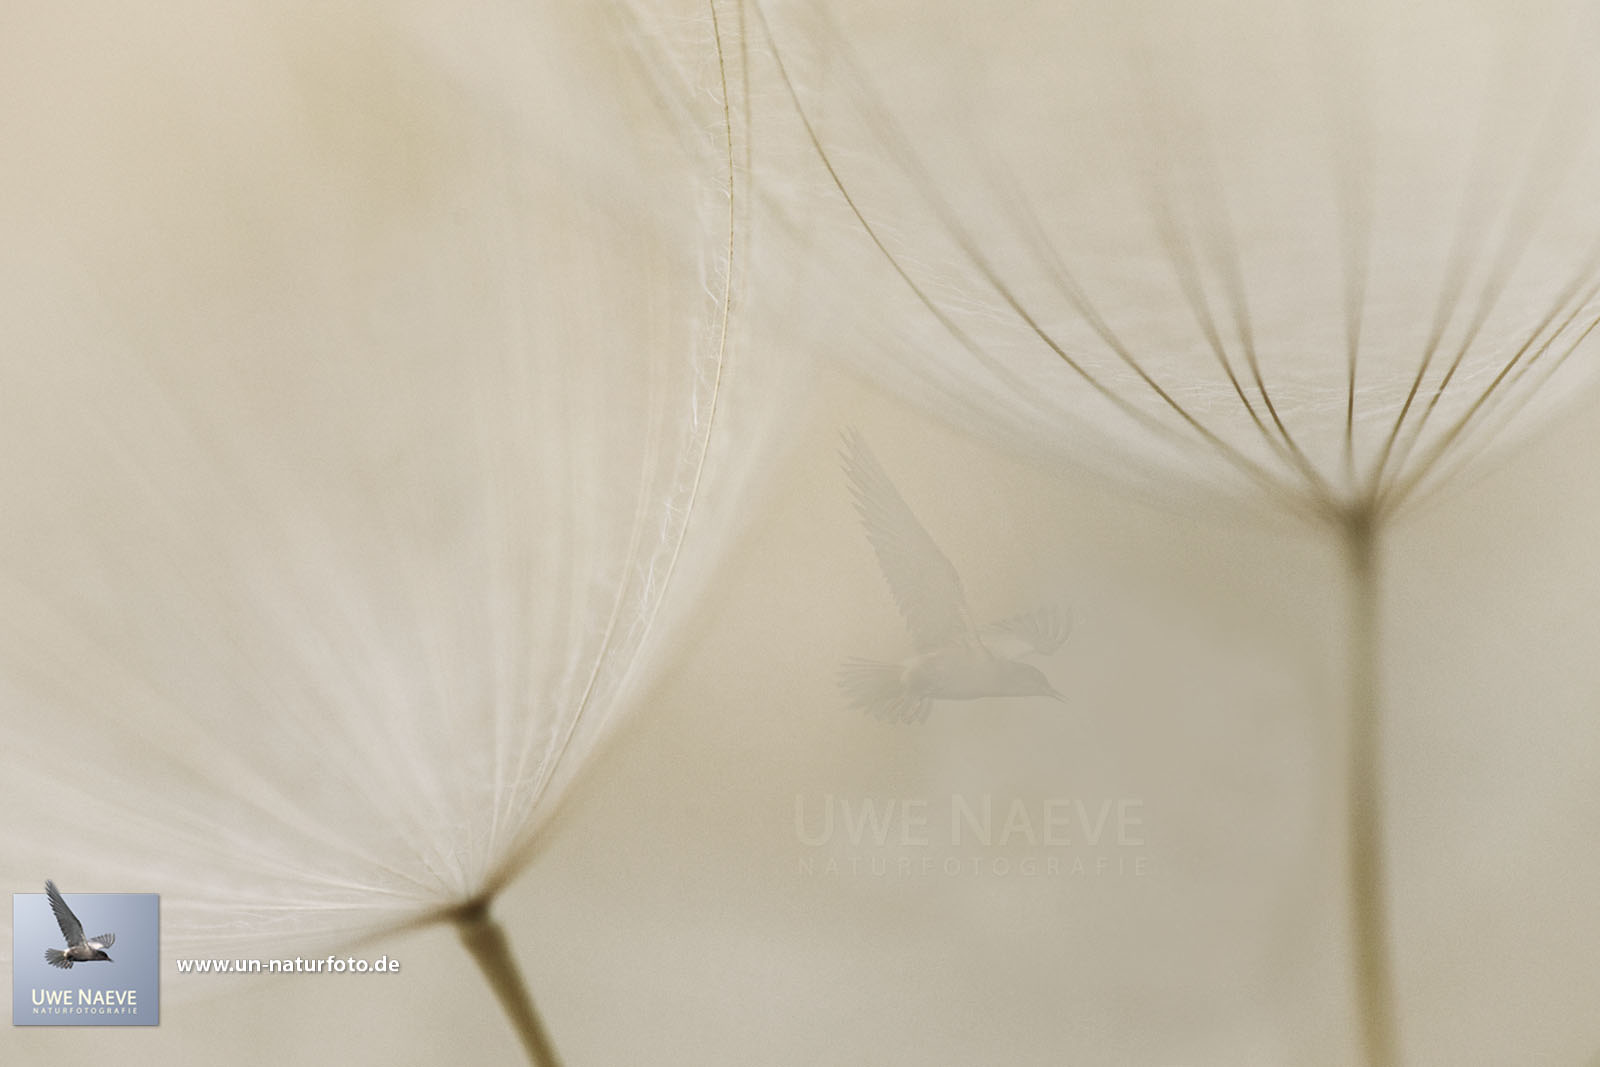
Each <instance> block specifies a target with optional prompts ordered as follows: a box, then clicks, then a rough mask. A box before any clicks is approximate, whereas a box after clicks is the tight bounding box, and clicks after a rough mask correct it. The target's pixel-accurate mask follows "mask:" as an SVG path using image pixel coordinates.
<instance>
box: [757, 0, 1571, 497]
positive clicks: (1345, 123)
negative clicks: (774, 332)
mask: <svg viewBox="0 0 1600 1067" xmlns="http://www.w3.org/2000/svg"><path fill="white" fill-rule="evenodd" d="M758 7H759V9H760V11H761V12H762V14H763V18H762V25H763V27H764V29H765V31H766V32H767V34H768V35H769V40H770V43H771V49H772V60H773V62H772V63H771V64H770V65H769V68H768V69H769V71H770V77H771V79H772V81H773V82H774V83H775V84H777V85H778V86H780V87H781V89H780V90H778V91H779V92H782V93H783V94H785V95H787V96H788V98H789V100H788V102H789V109H788V115H787V116H786V118H787V127H786V128H787V129H788V132H789V136H790V137H791V139H792V140H793V142H794V143H796V144H797V145H803V144H808V143H809V146H810V147H811V148H812V149H813V150H814V154H815V157H816V161H815V162H814V163H813V165H812V168H811V170H810V175H811V176H812V178H814V181H813V182H812V183H811V185H810V187H809V189H805V188H802V187H801V184H800V183H796V182H790V183H789V186H788V188H789V189H790V190H791V193H792V194H793V195H794V196H798V197H807V198H809V203H810V204H811V207H812V210H815V211H818V212H825V213H826V218H827V219H828V220H829V222H828V223H827V224H817V225H814V226H813V228H812V244H813V248H814V250H817V251H819V252H820V254H821V255H823V256H824V257H825V258H827V259H828V260H829V262H832V263H834V264H836V265H837V264H841V263H849V264H851V265H852V266H851V269H850V270H848V271H845V272H836V276H837V274H838V273H842V274H843V276H844V277H845V278H846V279H848V281H849V283H850V284H849V286H848V288H847V289H846V290H839V291H840V292H841V293H842V294H843V295H842V298H843V299H847V300H848V299H854V300H856V301H857V306H858V307H859V308H860V309H861V312H862V313H861V314H860V315H859V316H857V318H856V320H855V321H854V322H853V323H851V324H850V325H849V326H848V327H847V328H845V329H840V328H838V326H837V325H836V323H835V322H830V324H829V327H828V328H827V329H826V330H823V331H820V332H821V334H822V335H823V336H824V338H825V340H824V343H825V344H826V346H827V347H828V348H829V350H831V351H834V352H837V353H839V354H840V355H841V356H842V357H844V358H846V359H847V360H849V361H851V362H853V363H854V364H856V365H857V366H860V367H863V368H865V369H866V370H868V371H869V372H870V373H872V374H873V375H874V376H877V377H880V378H881V379H883V380H885V381H887V382H889V383H891V384H892V385H893V386H894V387H896V388H897V389H899V390H901V391H903V392H905V393H907V394H910V395H914V396H918V397H920V398H921V399H923V400H924V401H925V402H927V403H929V404H931V405H933V406H935V407H936V408H937V409H939V410H940V411H942V412H944V413H945V414H947V415H951V416H953V417H955V418H957V419H959V420H960V421H962V422H963V424H966V425H969V426H973V427H981V428H982V430H983V432H985V433H987V434H991V435H999V436H1003V437H1006V438H1008V439H1010V440H1011V441H1012V442H1013V443H1015V444H1019V445H1023V446H1026V447H1028V448H1030V449H1033V450H1035V451H1038V450H1043V451H1044V452H1046V453H1047V454H1049V455H1050V456H1052V457H1054V458H1056V459H1057V460H1060V459H1062V458H1066V459H1068V460H1070V461H1072V462H1076V463H1080V464H1084V465H1089V466H1094V467H1097V468H1099V469H1100V470H1101V471H1102V472H1110V473H1112V474H1113V475H1114V476H1116V477H1118V478H1120V479H1126V480H1141V481H1146V482H1148V481H1151V480H1155V481H1158V482H1160V483H1162V484H1165V485H1166V486H1167V487H1168V488H1169V489H1170V488H1171V486H1173V485H1174V484H1176V485H1187V486H1191V487H1192V486H1193V485H1195V484H1203V485H1206V486H1208V487H1210V486H1216V485H1217V484H1218V483H1219V482H1227V483H1229V484H1234V485H1245V486H1248V487H1250V488H1251V489H1252V490H1255V491H1261V490H1265V491H1266V492H1267V493H1268V494H1269V495H1271V496H1272V497H1274V498H1276V499H1279V500H1283V499H1285V498H1288V499H1292V500H1294V501H1296V502H1297V503H1300V504H1306V503H1309V504H1310V505H1311V506H1312V507H1314V508H1319V509H1322V510H1326V509H1328V508H1330V507H1339V506H1348V505H1351V504H1355V503H1365V502H1370V501H1371V500H1373V499H1374V498H1376V499H1377V500H1379V502H1381V504H1382V506H1383V507H1385V508H1388V507H1393V506H1396V505H1398V504H1399V503H1400V502H1401V501H1403V500H1404V499H1407V498H1409V497H1411V496H1412V495H1413V494H1415V493H1416V492H1417V491H1419V490H1423V489H1426V488H1427V487H1429V486H1432V485H1437V484H1439V482H1440V481H1441V480H1442V479H1444V478H1448V477H1449V475H1450V473H1451V472H1452V471H1453V470H1455V469H1456V468H1457V467H1458V466H1459V465H1460V464H1462V463H1464V462H1467V461H1470V459H1471V458H1472V457H1473V456H1474V455H1476V454H1478V453H1479V452H1480V451H1481V450H1482V449H1484V448H1485V447H1488V446H1491V445H1493V444H1494V443H1496V442H1498V441H1500V440H1503V439H1505V438H1506V437H1508V436H1510V435H1512V434H1514V433H1515V432H1516V430H1517V427H1518V426H1526V425H1531V424H1533V423H1534V422H1535V421H1537V416H1538V414H1539V413H1540V412H1541V411H1544V410H1547V409H1548V408H1550V407H1551V406H1552V403H1553V402H1559V400H1560V399H1561V398H1562V397H1564V396H1567V395H1570V393H1571V392H1572V391H1574V390H1575V389H1577V388H1579V387H1580V386H1581V385H1582V384H1584V383H1587V382H1588V381H1589V380H1591V379H1592V377H1593V373H1592V370H1593V364H1594V362H1595V353H1596V352H1597V351H1600V340H1597V339H1596V338H1594V337H1592V336H1591V331H1592V329H1593V328H1594V326H1595V323H1596V320H1597V318H1600V302H1597V299H1596V297H1597V293H1600V201H1597V200H1596V198H1595V197H1594V195H1593V189H1594V188H1595V187H1596V181H1597V179H1600V124H1597V122H1596V119H1595V116H1596V115H1597V114H1600V108H1597V107H1596V103H1597V102H1600V75H1597V73H1596V70H1595V67H1594V64H1592V63H1591V62H1589V61H1588V57H1589V56H1590V55H1591V54H1592V50H1593V42H1594V40H1595V37H1596V34H1597V33H1600V27H1597V25H1596V21H1595V18H1594V12H1593V10H1592V8H1590V7H1589V6H1588V5H1577V4H1567V3H1547V4H1540V5H1535V6H1533V7H1531V8H1530V7H1529V6H1528V5H1521V4H1518V5H1511V4H1477V5H1469V6H1463V5H1457V4H1423V5H1406V6H1403V7H1396V6H1395V5H1391V4H1377V3H1374V4H1356V5H1340V6H1337V7H1330V6H1329V5H1318V4H1304V5H1300V4H1294V5H1287V6H1286V5H1281V4H1268V3H1256V2H1238V3H1218V4H1184V5H1170V4H1155V5H1138V4H1125V3H1120V2H1108V3H1095V4H1087V5H1085V4H1071V5H1053V4H1037V5H1027V6H1026V7H1025V8H1023V9H1014V10H1009V11H1004V12H999V11H995V10H993V9H991V8H988V7H982V6H976V7H975V6H972V5H960V4H950V5H937V6H936V7H935V8H930V7H929V6H928V5H925V4H916V5H906V6H897V5H884V4H875V5H869V6H861V5H849V4H836V5H826V6H824V7H822V8H818V7H817V6H815V5H811V4H788V3H783V2H769V3H762V4H760V5H758ZM774 114H776V112H774ZM777 122H778V120H777V119H776V118H775V119H774V124H777ZM768 136H769V137H771V136H774V135H773V134H770V133H769V135H768ZM819 163H820V164H821V165H818V164H819ZM797 210H798V209H797ZM813 281H815V282H816V284H818V285H826V284H827V279H825V278H823V277H822V276H821V274H820V273H819V274H818V275H817V276H816V277H815V278H814V279H813ZM1174 474H1176V475H1178V477H1176V478H1174V477H1172V476H1173V475H1174Z"/></svg>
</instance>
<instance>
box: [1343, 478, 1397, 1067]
mask: <svg viewBox="0 0 1600 1067" xmlns="http://www.w3.org/2000/svg"><path fill="white" fill-rule="evenodd" d="M1343 535H1344V554H1345V564H1346V567H1347V577H1348V580H1349V597H1350V599H1349V604H1348V611H1349V639H1350V647H1349V652H1348V656H1349V662H1348V668H1349V672H1350V677H1349V686H1350V688H1349V701H1350V722H1349V737H1348V740H1347V745H1348V749H1347V758H1348V760H1349V764H1348V768H1347V773H1348V775H1349V781H1348V783H1347V788H1348V790H1349V792H1348V796H1347V799H1346V803H1347V804H1348V806H1349V808H1348V814H1349V827H1348V833H1349V842H1348V844H1349V850H1350V853H1349V879H1350V926H1351V936H1352V940H1353V945H1352V950H1353V952H1352V955H1353V964H1354V979H1355V995H1356V1015H1357V1022H1358V1025H1359V1027H1360V1031H1361V1043H1362V1048H1363V1051H1364V1052H1365V1056H1366V1063H1367V1064H1368V1067H1394V1065H1395V1064H1397V1063H1398V1062H1399V1058H1398V1053H1397V1048H1398V1044H1399V1034H1398V1027H1397V1020H1396V1018H1395V1010H1394V981H1393V976H1392V974H1391V967H1390V945H1389V914H1388V905H1387V896H1386V890H1387V886H1386V881H1387V879H1386V872H1385V862H1384V847H1383V844H1384V843H1383V765H1382V759H1381V756H1382V730H1381V725H1382V724H1381V722H1380V715H1379V710H1380V709H1379V700H1378V565H1379V559H1378V554H1379V553H1378V549H1379V545H1378V531H1377V528H1376V523H1375V518H1374V515H1373V510H1372V509H1371V508H1370V507H1360V508H1355V509H1352V510H1351V511H1349V512H1347V513H1346V515H1345V517H1344V528H1343Z"/></svg>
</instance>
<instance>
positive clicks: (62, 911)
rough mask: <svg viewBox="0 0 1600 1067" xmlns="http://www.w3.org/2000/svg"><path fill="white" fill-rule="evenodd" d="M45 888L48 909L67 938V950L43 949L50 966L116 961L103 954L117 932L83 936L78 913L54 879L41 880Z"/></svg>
mask: <svg viewBox="0 0 1600 1067" xmlns="http://www.w3.org/2000/svg"><path fill="white" fill-rule="evenodd" d="M44 892H45V895H46V896H47V897H49V898H50V910H51V911H53V912H55V913H56V925H58V926H60V927H61V936H62V937H64V938H66V939H67V950H66V951H65V952H62V951H61V950H60V949H58V948H47V949H45V950H44V960H45V962H46V963H48V964H49V965H50V966H52V967H60V968H61V969H62V970H71V969H72V965H73V964H74V963H92V962H94V961H95V960H105V961H106V962H107V963H112V962H115V961H113V960H112V958H111V957H110V956H107V955H106V949H108V948H110V947H111V946H112V944H114V943H115V942H116V940H117V935H116V934H96V935H95V936H94V937H84V936H83V924H82V923H80V922H79V921H78V917H77V916H76V915H74V914H72V909H71V908H69V907H67V902H66V901H65V900H63V899H62V898H61V890H59V889H57V888H56V884H55V883H54V882H50V881H47V882H45V884H44Z"/></svg>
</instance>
